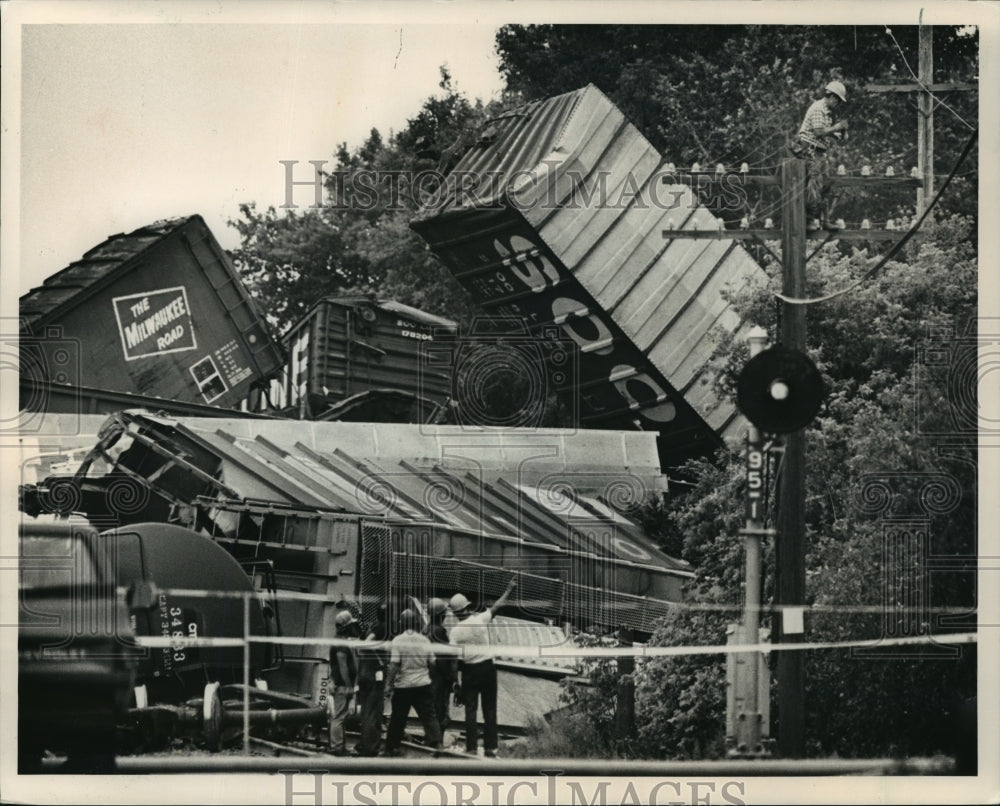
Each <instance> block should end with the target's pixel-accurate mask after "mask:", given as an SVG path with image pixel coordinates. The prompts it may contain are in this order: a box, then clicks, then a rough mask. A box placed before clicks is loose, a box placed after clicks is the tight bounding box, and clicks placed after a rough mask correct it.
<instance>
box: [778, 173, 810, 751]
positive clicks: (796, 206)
mask: <svg viewBox="0 0 1000 806" xmlns="http://www.w3.org/2000/svg"><path fill="white" fill-rule="evenodd" d="M805 193H806V166H805V162H804V161H803V160H800V159H786V160H784V161H783V162H782V163H781V258H782V271H781V284H782V293H783V294H784V295H785V296H786V297H793V298H802V297H804V296H805V290H806V209H805ZM780 335H781V344H782V345H783V346H784V347H788V348H791V349H794V350H799V351H801V352H805V349H806V308H805V306H804V305H792V304H790V303H787V302H782V303H781V334H780ZM805 456H806V441H805V430H804V429H803V430H799V431H793V432H792V433H790V434H787V435H786V436H785V454H784V457H783V459H782V461H781V472H780V474H779V475H778V523H777V526H778V539H777V541H776V544H775V565H776V571H775V604H777V605H778V606H779V608H787V607H789V606H791V607H800V606H803V605H804V604H805V593H806V546H805V542H806V541H805V537H806V536H805V529H806V516H805V474H806V468H805ZM779 612H780V618H779V619H777V620H776V627H777V629H776V630H775V636H776V637H775V640H776V641H777V642H779V643H782V642H788V643H797V642H801V641H802V637H803V634H802V631H801V630H798V631H797V632H793V631H791V630H789V629H788V624H786V622H785V618H786V613H787V610H786V609H780V611H779ZM776 660H777V678H778V726H779V727H778V751H779V753H780V754H781V755H782V756H783V757H784V758H802V757H803V756H804V755H805V738H804V732H803V726H804V718H803V714H804V711H805V691H804V689H805V679H804V677H803V674H802V668H803V667H802V660H803V658H802V653H801V652H799V651H797V650H786V651H784V652H778V653H777V658H776Z"/></svg>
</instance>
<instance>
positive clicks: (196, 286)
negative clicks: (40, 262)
mask: <svg viewBox="0 0 1000 806" xmlns="http://www.w3.org/2000/svg"><path fill="white" fill-rule="evenodd" d="M20 314H21V332H20V350H21V355H20V358H21V377H22V384H21V396H22V400H21V406H22V408H27V409H29V410H33V411H54V410H56V409H55V408H53V407H54V406H60V405H65V406H68V407H69V408H68V409H67V410H69V411H74V412H75V411H79V406H80V403H79V396H76V397H74V396H73V395H72V394H71V395H69V397H68V398H66V396H56V395H53V394H51V393H50V392H51V389H50V387H51V386H52V385H55V386H56V387H60V388H65V389H70V390H72V389H74V388H79V387H81V386H85V387H94V388H97V389H101V390H108V391H113V392H123V393H130V394H138V395H145V396H148V397H152V398H163V399H166V400H171V401H182V402H188V403H192V404H201V405H211V406H217V407H222V408H233V407H236V406H238V405H239V404H240V403H241V401H243V400H244V399H245V398H246V397H247V396H248V395H249V394H250V392H251V389H252V388H253V387H254V385H255V384H260V383H263V381H264V379H266V378H268V377H270V376H271V375H273V374H274V372H276V371H277V370H278V369H279V368H280V366H281V364H282V355H281V353H280V350H279V348H278V347H277V345H276V344H275V342H274V341H273V340H272V339H271V337H270V335H269V333H268V329H267V327H266V325H265V323H264V320H263V318H262V317H261V315H260V313H259V311H258V310H257V308H256V306H255V305H254V303H253V301H252V300H251V299H250V296H249V294H248V293H247V291H246V289H245V288H244V287H243V285H242V284H241V282H240V280H239V278H238V277H237V275H236V272H235V270H234V269H233V266H232V264H231V263H230V261H229V258H228V257H227V255H226V254H225V252H224V251H223V250H222V248H221V247H220V246H219V244H218V242H217V241H216V240H215V238H214V237H213V236H212V233H211V232H210V231H209V229H208V227H207V226H206V225H205V222H204V221H203V220H202V218H201V216H197V215H194V216H189V217H187V218H176V219H170V220H166V221H158V222H156V223H154V224H151V225H149V226H147V227H142V228H141V229H138V230H135V231H134V232H131V233H128V234H120V235H114V236H112V237H110V238H108V239H107V240H106V241H105V242H104V243H102V244H99V245H98V246H95V247H94V248H93V249H91V250H89V251H88V252H86V253H85V254H84V255H83V257H82V258H81V259H80V260H78V261H75V262H74V263H72V264H71V265H70V266H68V267H66V268H65V269H63V270H62V271H59V272H57V273H56V274H54V275H52V276H51V277H49V278H48V279H47V280H46V281H45V283H44V284H43V285H41V286H39V287H37V288H34V289H32V290H31V291H29V292H28V293H27V294H25V295H24V296H22V297H21V301H20Z"/></svg>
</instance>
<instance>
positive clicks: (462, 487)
mask: <svg viewBox="0 0 1000 806" xmlns="http://www.w3.org/2000/svg"><path fill="white" fill-rule="evenodd" d="M128 416H129V418H131V419H134V421H135V424H136V425H139V426H142V425H143V424H148V425H151V426H152V427H153V428H154V429H156V428H158V427H162V426H163V425H169V426H172V427H175V428H177V430H178V431H179V432H180V434H181V435H184V436H187V437H188V438H190V439H192V440H195V441H197V442H199V443H200V444H202V445H204V446H207V447H208V448H209V449H210V450H211V451H212V452H213V453H215V454H216V455H217V456H218V457H220V458H221V459H222V467H221V469H220V473H219V481H220V482H221V483H222V484H224V485H226V486H227V487H229V488H230V489H232V490H233V491H234V492H235V493H237V494H238V495H240V496H242V497H243V498H245V499H253V500H273V501H278V502H282V503H289V504H299V505H303V506H307V507H317V508H321V509H322V508H326V509H340V510H345V511H348V512H354V513H361V514H370V515H374V516H379V517H388V518H389V519H392V520H397V521H400V522H413V521H418V522H426V523H437V524H440V525H442V526H444V527H450V528H454V529H460V530H468V529H472V530H475V531H482V532H485V533H487V534H509V535H511V536H514V537H523V538H524V539H526V540H532V541H537V542H542V543H548V544H557V545H563V546H565V547H568V548H576V549H581V550H585V551H590V552H597V553H599V554H602V555H603V554H606V553H607V552H609V551H610V552H612V553H613V554H614V555H615V556H617V557H619V559H621V560H625V561H629V562H640V563H642V564H647V565H650V566H653V567H657V568H659V569H662V570H667V571H686V570H688V569H689V566H688V564H687V563H684V562H682V561H680V560H676V559H675V558H673V557H670V556H669V555H667V554H665V553H664V552H662V551H660V549H658V548H657V547H656V545H655V543H654V542H653V541H652V540H651V539H650V538H649V537H648V536H647V535H646V534H645V533H644V531H643V530H642V529H641V527H639V526H638V524H636V523H635V522H633V521H631V520H630V519H629V518H627V517H625V516H623V515H622V512H621V506H622V505H627V504H629V503H632V502H634V503H640V502H642V501H643V500H644V497H645V494H646V493H647V492H652V491H654V490H660V489H663V487H664V479H663V477H662V476H661V475H660V472H659V467H658V465H657V454H656V441H655V435H653V434H648V433H641V432H615V431H578V432H573V431H564V430H559V429H547V430H545V431H540V432H538V433H535V434H525V433H523V432H522V433H515V432H511V431H507V430H503V429H494V430H485V429H484V430H482V431H479V432H475V433H470V432H468V431H467V430H466V429H463V428H460V427H457V426H422V425H398V424H392V425H389V424H381V423H380V424H378V425H377V426H376V425H374V424H370V423H339V422H333V423H325V422H299V421H279V420H267V421H265V420H242V419H241V420H226V419H221V418H177V419H176V420H173V419H171V418H164V417H149V416H148V415H140V414H136V415H133V414H129V415H128ZM175 443H176V437H173V438H171V439H169V440H166V439H165V440H164V441H163V447H165V448H167V449H168V450H177V449H178V447H177V445H176V444H175ZM515 521H516V522H517V523H515ZM608 523H613V524H614V531H615V534H616V535H617V536H619V539H617V540H615V541H614V542H613V543H612V544H611V545H605V543H604V542H602V538H601V537H599V536H598V537H595V536H594V534H596V533H598V532H599V529H597V528H588V524H589V526H591V527H598V526H600V525H601V524H608ZM518 527H519V528H518ZM588 532H592V533H594V534H588Z"/></svg>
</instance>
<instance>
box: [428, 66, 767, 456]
mask: <svg viewBox="0 0 1000 806" xmlns="http://www.w3.org/2000/svg"><path fill="white" fill-rule="evenodd" d="M667 165H668V164H667V163H666V160H665V159H664V158H663V157H662V156H661V155H660V154H659V153H658V152H657V151H656V149H654V148H653V146H652V145H651V144H650V143H649V142H648V141H647V140H646V139H645V138H644V137H643V136H642V134H641V133H640V132H639V131H638V130H637V129H636V128H635V126H633V125H632V124H631V123H630V122H629V121H628V120H627V119H626V118H625V116H624V115H623V114H622V113H621V112H620V111H619V110H618V109H617V108H616V107H615V106H614V104H612V103H611V101H609V100H608V98H607V97H605V96H604V95H603V94H602V93H601V92H600V90H598V89H597V88H596V87H594V86H593V85H589V86H587V87H585V88H583V89H580V90H577V91H575V92H569V93H566V94H564V95H559V96H556V97H553V98H548V99H545V100H541V101H536V102H532V103H529V104H526V105H524V106H522V107H519V108H517V109H513V110H511V111H509V112H505V113H504V114H502V115H500V116H499V117H496V118H494V119H492V120H491V121H489V122H488V123H486V124H485V125H484V127H483V130H482V132H481V133H480V138H479V140H478V141H477V142H476V143H475V144H474V145H472V146H471V147H470V148H469V149H468V151H467V152H466V153H465V154H464V155H463V156H462V157H461V159H460V160H459V161H458V163H457V164H456V165H455V167H454V169H453V171H452V173H451V174H450V175H449V177H448V178H447V180H446V182H445V183H444V184H443V186H442V189H441V192H440V193H439V194H437V195H436V196H435V197H434V198H433V199H432V200H431V201H430V202H428V204H427V205H426V206H425V207H424V208H423V209H422V210H421V211H420V213H419V214H418V216H417V217H416V218H415V220H413V221H412V222H411V226H412V228H413V229H414V230H416V232H418V233H419V234H420V235H421V236H422V237H423V238H424V239H425V240H426V241H427V243H428V244H429V245H430V247H431V249H432V250H433V251H434V252H435V253H436V254H437V255H438V256H439V257H440V258H441V260H442V261H443V262H444V264H445V265H446V266H447V267H448V269H450V270H451V271H452V272H453V273H454V275H455V276H456V277H457V278H458V280H459V281H460V282H461V283H462V284H463V285H464V286H465V288H466V289H467V290H468V291H469V293H470V294H471V295H472V297H473V299H474V300H475V301H476V303H477V304H478V305H479V306H481V307H482V308H483V309H484V310H485V311H486V312H487V313H489V314H491V315H493V316H501V317H511V318H517V319H520V320H523V321H524V322H525V323H526V326H527V327H528V329H529V331H530V332H531V334H533V335H534V336H535V337H536V339H537V340H538V342H539V343H540V344H544V343H546V342H547V341H551V340H553V339H561V340H568V341H569V342H571V343H572V344H573V345H574V346H575V348H576V349H577V350H578V351H579V377H575V376H574V377H569V376H567V375H566V374H565V373H564V372H561V371H559V370H558V369H556V368H553V369H551V370H550V376H549V377H550V379H551V381H552V383H553V385H554V386H555V388H556V390H557V391H558V392H559V393H560V394H561V395H562V396H563V397H564V399H565V400H567V401H568V402H569V404H570V406H571V408H572V410H574V411H577V410H578V412H579V422H580V424H581V425H582V426H584V427H588V428H612V429H640V430H644V431H652V432H654V433H658V434H659V435H660V441H659V450H660V458H661V463H662V466H663V467H672V466H677V465H680V464H681V463H683V462H684V461H685V460H686V459H688V458H690V457H693V456H698V455H704V454H706V453H708V452H710V451H712V450H713V449H715V448H716V447H718V446H721V445H722V444H723V443H724V441H725V438H727V437H730V436H736V435H738V434H739V433H740V432H741V431H742V430H743V429H744V427H745V426H744V423H743V421H742V419H741V418H740V416H739V414H738V412H737V410H736V407H735V405H734V403H733V402H732V401H731V400H729V399H728V398H727V397H725V396H720V395H719V394H717V393H716V391H715V388H714V385H713V378H714V372H713V368H712V364H711V359H712V355H713V352H714V350H715V348H716V346H717V344H718V343H719V341H720V339H721V338H723V337H726V336H728V335H729V334H737V333H740V332H742V330H743V329H744V328H745V327H747V324H746V323H744V322H742V321H741V320H740V317H739V316H738V315H737V313H736V312H735V310H734V309H733V307H732V306H731V304H730V303H729V302H728V301H727V298H726V293H725V292H726V291H727V290H731V291H735V290H739V289H741V288H743V287H744V286H746V285H747V284H748V283H753V282H756V281H763V280H765V279H766V278H765V276H764V273H763V271H762V269H761V268H760V267H759V266H758V265H757V263H756V262H755V261H754V260H753V259H752V258H751V257H750V255H749V254H748V253H747V252H746V251H745V250H744V249H743V248H742V247H741V246H739V245H738V244H737V242H736V241H734V240H722V239H719V240H708V239H704V240H688V239H681V238H674V239H665V238H664V237H663V236H662V232H663V230H678V229H711V230H717V229H718V228H719V227H721V226H723V222H722V221H720V220H719V219H717V218H716V217H715V216H714V215H713V214H712V213H711V212H709V210H708V209H706V208H705V207H704V206H702V205H701V204H700V202H699V200H698V198H697V196H696V194H695V193H694V192H692V189H691V188H690V187H687V186H684V185H680V184H676V183H675V182H673V181H671V174H670V173H669V172H668V167H667ZM553 354H556V355H562V351H560V350H556V351H553ZM560 378H561V380H560Z"/></svg>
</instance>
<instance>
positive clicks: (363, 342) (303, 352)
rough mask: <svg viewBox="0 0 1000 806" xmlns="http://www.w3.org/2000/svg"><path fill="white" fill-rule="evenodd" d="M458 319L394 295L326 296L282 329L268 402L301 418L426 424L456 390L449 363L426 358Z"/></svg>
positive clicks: (454, 327)
mask: <svg viewBox="0 0 1000 806" xmlns="http://www.w3.org/2000/svg"><path fill="white" fill-rule="evenodd" d="M456 328H457V326H456V324H455V322H453V321H451V320H450V319H445V318H443V317H440V316H434V315H433V314H429V313H426V312H424V311H421V310H418V309H416V308H413V307H411V306H409V305H403V304H402V303H399V302H395V301H393V300H379V299H376V298H375V297H373V296H353V297H327V298H325V299H322V300H320V301H319V302H317V303H316V304H315V305H313V307H312V308H310V309H309V311H307V312H306V314H305V316H303V317H302V318H301V319H300V320H299V321H298V322H296V323H295V324H294V325H293V326H292V327H291V328H290V329H289V330H288V332H287V333H286V334H285V335H284V337H283V338H282V341H283V343H284V347H285V351H286V353H287V355H288V360H287V362H286V364H285V365H284V367H283V368H282V371H281V374H280V377H278V378H276V379H274V380H273V381H272V382H271V385H270V389H269V397H270V403H271V406H272V407H273V408H275V409H277V410H279V411H280V412H282V413H283V414H285V415H286V416H293V417H297V418H299V419H304V420H323V419H331V420H333V419H336V420H345V419H346V420H354V421H357V420H366V421H368V422H423V421H424V420H426V419H429V418H430V417H432V416H433V413H434V411H435V409H436V408H437V407H438V406H440V405H442V404H443V403H444V402H445V401H447V400H448V398H449V397H450V396H451V394H452V389H451V377H452V376H451V372H450V368H447V367H445V368H441V367H435V366H432V365H430V364H428V362H427V361H425V360H423V359H422V356H423V355H424V353H425V352H426V350H427V347H428V345H429V344H431V343H433V342H434V341H435V340H440V339H449V338H451V337H454V335H455V332H456Z"/></svg>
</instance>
